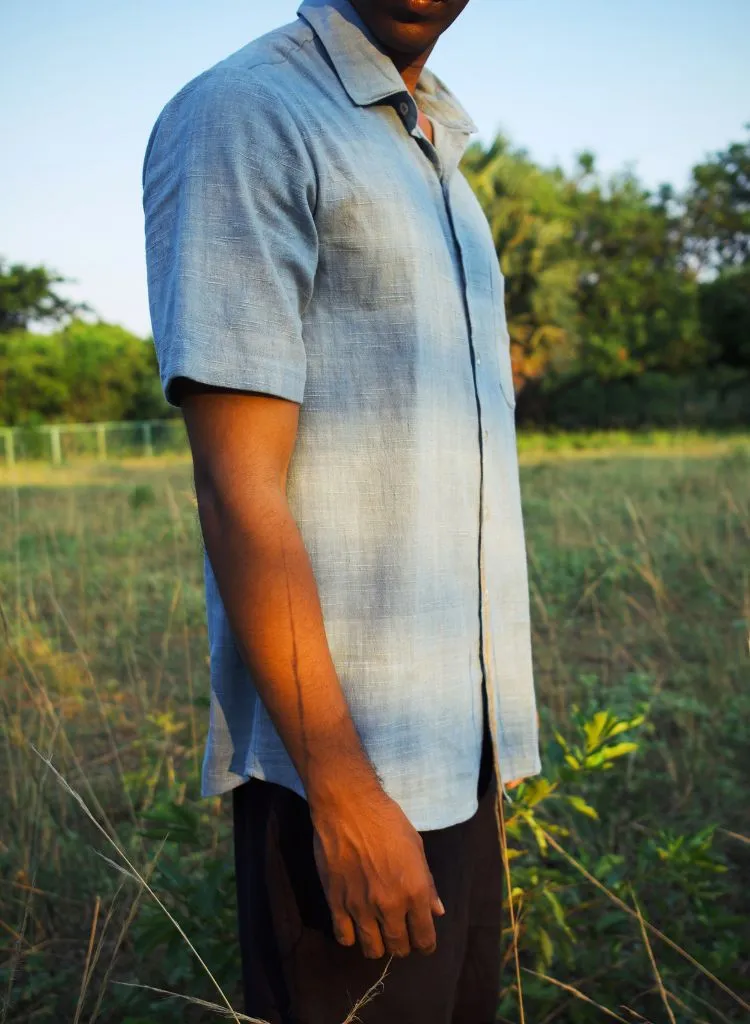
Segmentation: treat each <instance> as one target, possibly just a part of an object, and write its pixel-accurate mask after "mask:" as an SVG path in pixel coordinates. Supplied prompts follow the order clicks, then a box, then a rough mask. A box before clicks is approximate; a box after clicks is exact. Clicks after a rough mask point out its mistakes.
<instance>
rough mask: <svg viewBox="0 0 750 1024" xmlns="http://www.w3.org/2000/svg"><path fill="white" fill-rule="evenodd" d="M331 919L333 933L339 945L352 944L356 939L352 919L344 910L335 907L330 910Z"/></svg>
mask: <svg viewBox="0 0 750 1024" xmlns="http://www.w3.org/2000/svg"><path fill="white" fill-rule="evenodd" d="M331 920H332V921H333V934H334V936H335V938H336V942H338V943H339V945H340V946H353V945H354V943H355V942H356V941H357V936H356V934H355V931H354V921H352V919H351V917H350V916H349V915H348V914H347V912H346V911H345V910H341V909H336V910H332V911H331Z"/></svg>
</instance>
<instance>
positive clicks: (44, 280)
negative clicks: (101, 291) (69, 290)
mask: <svg viewBox="0 0 750 1024" xmlns="http://www.w3.org/2000/svg"><path fill="white" fill-rule="evenodd" d="M64 281H65V278H63V277H60V276H59V275H57V274H54V273H53V272H52V271H50V270H48V269H47V268H46V267H42V266H39V267H26V266H24V265H23V264H21V263H13V264H11V265H10V266H8V265H7V264H6V263H5V262H4V261H3V260H0V334H8V333H10V332H11V331H18V330H22V331H25V330H28V328H29V326H30V325H31V324H34V323H38V324H42V323H51V324H53V325H57V324H62V323H64V322H65V321H66V320H69V319H70V318H72V317H73V316H75V315H76V314H77V313H81V312H84V311H86V310H87V309H88V307H87V306H86V305H85V304H83V303H76V302H70V301H69V300H68V299H64V298H62V297H61V296H60V295H58V293H57V292H56V291H55V290H54V285H57V284H63V283H64Z"/></svg>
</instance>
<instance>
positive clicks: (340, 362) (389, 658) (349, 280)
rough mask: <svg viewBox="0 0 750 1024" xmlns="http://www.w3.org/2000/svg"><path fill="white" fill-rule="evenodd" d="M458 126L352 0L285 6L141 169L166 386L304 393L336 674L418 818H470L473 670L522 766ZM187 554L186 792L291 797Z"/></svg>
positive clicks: (473, 247) (481, 287)
mask: <svg viewBox="0 0 750 1024" xmlns="http://www.w3.org/2000/svg"><path fill="white" fill-rule="evenodd" d="M415 100H416V102H415ZM418 106H419V108H420V109H421V110H422V111H423V112H424V113H425V114H426V116H427V117H429V118H430V120H431V122H432V125H433V128H434V146H433V145H431V144H430V142H429V141H428V140H427V139H426V137H425V136H424V135H423V134H422V132H421V130H420V128H419V127H418V125H417V107H418ZM474 131H476V129H475V127H474V125H473V123H472V122H471V120H470V118H469V117H468V115H467V114H466V113H465V111H464V110H463V109H462V107H461V106H460V105H459V104H458V102H457V101H456V100H455V99H454V97H453V96H452V95H451V93H450V92H449V91H448V90H447V89H446V87H445V86H444V85H443V83H442V82H441V81H440V80H439V79H438V78H437V77H436V76H435V75H433V74H431V73H430V72H429V71H427V70H425V71H424V72H423V74H422V76H421V78H420V81H419V84H418V87H417V90H416V95H415V97H414V98H412V96H411V95H410V94H409V93H408V91H407V90H406V88H405V86H404V82H403V80H402V79H401V77H400V75H399V73H398V72H397V70H396V68H395V66H394V65H393V63H392V62H391V61H390V60H389V59H388V57H387V56H386V55H385V54H384V53H383V52H382V50H381V48H380V47H379V45H378V44H377V43H376V41H375V39H374V38H373V37H372V35H371V34H370V33H369V31H368V30H367V29H366V27H365V26H364V24H363V23H362V22H361V20H360V19H359V17H358V15H357V14H356V12H355V11H354V9H353V8H352V6H351V5H350V4H349V3H347V2H346V0H307V2H305V3H303V4H302V6H301V7H300V9H299V11H298V20H297V21H296V22H295V23H293V24H291V25H287V26H284V27H282V28H279V29H277V30H275V31H273V32H271V33H269V34H268V35H266V36H264V37H262V38H260V39H258V40H256V41H254V42H252V43H250V44H249V45H248V46H246V47H245V48H244V49H242V50H239V51H238V52H237V53H235V54H233V55H231V56H230V57H228V58H227V59H226V60H224V61H222V62H221V63H220V64H217V65H216V66H215V67H213V68H211V69H209V70H208V71H206V72H204V73H203V74H201V75H199V76H198V77H197V78H195V79H194V80H193V81H191V82H189V83H188V84H187V85H186V86H185V87H184V88H183V89H182V90H181V91H180V92H179V93H178V94H177V95H176V96H175V97H174V98H173V99H172V100H170V102H169V103H168V104H167V106H166V107H165V108H164V110H163V111H162V113H161V114H160V116H159V118H158V121H157V123H156V125H155V126H154V130H153V132H152V135H151V138H150V140H149V145H148V150H147V153H146V159H145V164H144V178H143V182H144V210H145V220H146V251H147V263H148V285H149V299H150V307H151V317H152V323H153V332H154V340H155V345H156V350H157V355H158V361H159V368H160V375H161V382H162V386H163V388H164V392H165V394H166V397H167V399H168V400H169V401H171V402H173V403H174V401H175V398H174V393H173V382H174V380H175V378H177V377H188V378H192V379H194V380H197V381H202V382H206V383H209V384H215V385H223V386H229V387H233V388H240V389H246V390H248V391H257V392H264V393H267V394H272V395H279V396H281V397H283V398H286V399H289V400H292V401H294V402H298V403H301V408H300V418H299V428H298V437H297V443H296V447H295V450H294V454H293V456H292V461H291V465H290V467H289V473H288V492H287V493H288V501H289V506H290V509H291V511H292V513H293V515H294V517H295V520H296V522H297V524H298V526H299V529H300V532H301V535H302V538H303V540H304V543H305V547H306V549H307V551H308V553H309V556H310V559H311V563H312V567H313V571H314V574H315V579H316V583H317V587H318V591H319V594H320V600H321V605H322V609H323V616H324V622H325V629H326V636H327V640H328V644H329V647H330V651H331V655H332V658H333V663H334V665H335V667H336V670H337V674H338V677H339V680H340V682H341V686H342V688H343V691H344V694H345V696H346V699H347V702H348V704H349V707H350V709H351V713H352V716H353V718H354V722H355V725H356V727H357V730H358V732H359V734H360V736H361V738H362V742H363V744H364V747H365V749H366V751H367V754H368V755H369V757H370V759H371V761H372V762H373V764H374V766H375V768H376V770H377V772H378V775H379V776H380V778H381V780H382V782H383V784H384V787H385V789H386V791H387V792H388V793H389V794H390V795H391V796H392V797H393V798H394V799H395V800H396V801H397V802H398V803H399V804H400V805H401V807H402V808H403V810H404V811H405V813H406V815H407V816H408V817H409V819H410V820H411V822H412V824H413V825H414V826H415V827H416V828H418V829H421V830H425V829H437V828H443V827H446V826H448V825H451V824H454V823H457V822H459V821H463V820H466V819H467V818H469V817H470V816H471V815H472V814H473V813H474V811H475V809H476V806H477V773H478V767H479V759H480V751H481V743H482V731H483V729H482V727H483V710H482V687H483V685H484V684H485V681H486V687H487V694H488V702H489V708H490V712H491V714H490V720H491V723H490V724H491V731H492V734H493V738H494V741H495V744H496V749H497V751H498V753H499V760H500V765H501V768H502V776H503V778H504V779H507V780H510V779H511V778H519V777H522V776H528V775H533V774H535V773H536V772H538V771H539V768H540V763H539V750H538V739H537V722H536V708H535V699H534V687H533V680H532V661H531V643H530V627H529V600H528V583H527V569H526V555H525V546H524V532H523V522H522V515H521V499H520V492H519V479H518V462H517V453H516V439H515V424H514V404H515V399H514V394H513V378H512V374H511V364H510V353H509V338H508V331H507V327H506V320H505V311H504V301H503V291H504V283H503V277H502V275H501V273H500V270H499V268H498V261H497V257H496V254H495V249H494V245H493V241H492V237H491V233H490V230H489V227H488V225H487V221H486V219H485V217H484V214H483V213H482V210H481V208H480V206H479V203H478V202H477V200H476V198H475V197H474V195H473V193H472V191H471V189H470V187H469V185H468V184H467V182H466V180H465V178H464V177H463V175H462V174H461V172H460V170H459V169H458V163H459V160H460V158H461V156H462V154H463V152H464V150H465V148H466V145H467V143H468V140H469V138H470V135H471V134H472V132H474ZM204 571H205V586H206V602H207V617H208V631H209V643H210V654H211V658H210V661H211V709H210V725H209V736H208V742H207V746H206V753H205V758H204V765H203V792H204V794H207V795H208V794H216V793H221V792H223V791H226V790H229V789H231V788H232V787H234V786H237V785H239V784H240V783H241V782H243V781H244V780H245V779H246V778H248V777H250V776H254V777H257V778H261V779H268V780H271V781H273V782H277V783H280V784H282V785H284V786H287V787H290V788H291V789H293V790H295V791H296V792H298V793H299V794H300V795H302V796H304V788H303V786H302V783H301V781H300V779H299V776H298V775H297V772H296V771H295V769H294V767H293V765H292V762H291V760H290V758H289V756H288V754H287V752H286V750H285V748H284V746H283V744H282V742H281V740H280V738H279V736H278V733H277V732H276V730H275V728H274V726H273V724H272V722H271V720H270V718H269V716H268V713H267V711H266V709H265V706H264V705H263V703H262V701H261V700H260V698H259V697H258V694H257V692H256V690H255V688H254V686H253V680H252V678H251V674H250V672H249V670H248V668H247V667H246V665H245V664H244V662H243V660H242V658H241V656H240V653H239V650H238V647H237V644H236V641H235V638H234V636H233V633H232V630H231V628H230V626H229V623H228V620H227V615H226V612H225V609H224V606H223V604H222V598H221V594H220V593H219V590H218V588H217V584H216V579H215V577H214V574H213V572H212V569H211V564H210V561H209V559H208V557H207V555H205V553H204Z"/></svg>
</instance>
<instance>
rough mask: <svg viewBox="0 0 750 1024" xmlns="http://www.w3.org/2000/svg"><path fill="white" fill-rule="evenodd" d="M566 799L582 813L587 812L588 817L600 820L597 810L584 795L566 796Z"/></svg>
mask: <svg viewBox="0 0 750 1024" xmlns="http://www.w3.org/2000/svg"><path fill="white" fill-rule="evenodd" d="M565 799H566V800H567V801H568V803H569V804H570V806H571V807H573V808H574V809H575V810H576V811H578V812H579V813H580V814H585V815H586V817H587V818H593V819H594V821H598V820H599V815H598V813H597V812H596V810H595V809H594V808H593V807H592V806H591V804H587V803H586V801H585V800H584V799H583V797H582V796H566V797H565Z"/></svg>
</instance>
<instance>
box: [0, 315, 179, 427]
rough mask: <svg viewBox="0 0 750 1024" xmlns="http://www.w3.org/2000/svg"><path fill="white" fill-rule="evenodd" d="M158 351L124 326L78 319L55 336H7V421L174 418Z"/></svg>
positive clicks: (1, 361) (0, 362) (0, 397)
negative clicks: (162, 382)
mask: <svg viewBox="0 0 750 1024" xmlns="http://www.w3.org/2000/svg"><path fill="white" fill-rule="evenodd" d="M168 408H169V407H168V406H167V404H166V402H165V401H164V398H163V397H162V394H161V389H160V385H159V377H158V373H157V367H156V357H155V354H154V347H153V344H152V343H151V342H150V341H144V340H143V339H142V338H138V337H136V336H135V335H134V334H130V333H129V332H128V331H126V330H124V329H123V328H122V327H117V326H114V325H112V324H105V323H84V322H83V321H81V320H73V321H72V322H71V323H70V324H68V326H67V327H65V328H63V330H62V331H58V332H56V333H54V334H29V333H27V332H23V331H14V332H12V333H9V334H0V422H2V423H5V424H7V425H8V426H16V425H34V424H37V423H40V422H49V421H52V422H66V421H67V422H95V421H98V420H127V419H151V418H158V417H161V416H164V415H165V414H167V413H168Z"/></svg>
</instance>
